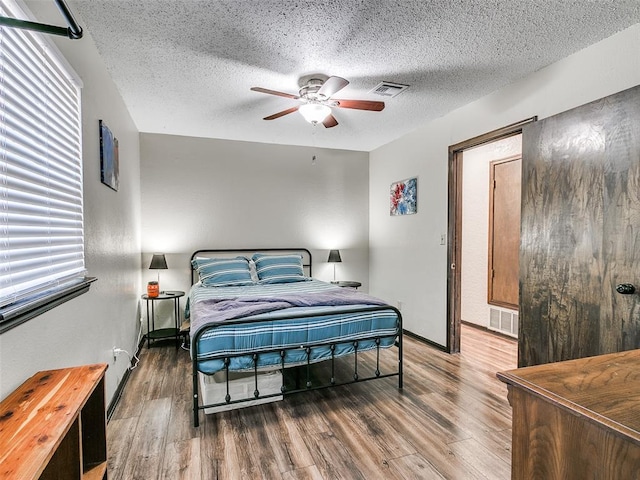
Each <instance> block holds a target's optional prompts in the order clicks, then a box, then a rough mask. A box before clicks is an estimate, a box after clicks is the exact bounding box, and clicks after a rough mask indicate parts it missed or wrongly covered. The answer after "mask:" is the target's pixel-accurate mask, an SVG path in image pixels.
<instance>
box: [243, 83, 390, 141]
mask: <svg viewBox="0 0 640 480" xmlns="http://www.w3.org/2000/svg"><path fill="white" fill-rule="evenodd" d="M318 76H320V75H318ZM347 85H349V82H348V81H347V80H345V79H344V78H341V77H335V76H334V77H329V78H327V79H326V80H324V79H322V78H315V77H314V78H310V79H309V80H307V81H306V83H305V84H304V85H303V86H302V87H301V88H300V91H299V92H298V95H293V94H290V93H284V92H277V91H275V90H269V89H266V88H261V87H251V90H253V91H254V92H260V93H268V94H269V95H278V96H279V97H285V98H291V99H293V100H299V101H300V102H302V105H297V106H295V107H291V108H288V109H286V110H283V111H281V112H278V113H274V114H273V115H269V116H268V117H264V120H275V119H276V118H280V117H283V116H285V115H288V114H290V113H293V112H295V111H299V112H300V114H301V115H302V116H303V117H304V118H305V120H306V121H307V122H309V123H311V124H313V125H317V124H318V123H322V124H323V125H324V126H325V127H326V128H331V127H335V126H336V125H338V121H337V120H336V118H335V117H334V116H333V113H332V111H331V109H332V108H333V107H337V108H351V109H355V110H370V111H373V112H379V111H381V110H382V109H383V108H384V102H377V101H371V100H338V99H335V98H331V97H332V96H333V95H334V94H336V93H337V92H339V91H340V90H342V89H343V88H344V87H346V86H347Z"/></svg>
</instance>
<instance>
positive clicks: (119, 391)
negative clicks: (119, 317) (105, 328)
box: [107, 335, 145, 423]
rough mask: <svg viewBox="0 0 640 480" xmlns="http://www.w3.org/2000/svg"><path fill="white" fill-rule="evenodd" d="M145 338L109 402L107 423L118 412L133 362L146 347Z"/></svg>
mask: <svg viewBox="0 0 640 480" xmlns="http://www.w3.org/2000/svg"><path fill="white" fill-rule="evenodd" d="M144 338H145V337H144V335H142V338H141V339H140V343H138V347H137V350H136V353H135V355H134V358H132V359H131V363H130V364H129V368H127V370H126V371H125V372H124V375H123V377H122V380H120V383H119V384H118V388H116V392H115V393H114V394H113V397H112V398H111V402H109V406H108V407H107V423H108V422H109V421H110V420H111V417H112V416H113V413H114V412H115V411H116V407H117V406H118V403H119V402H120V398H121V397H122V392H123V391H124V387H125V386H126V385H127V381H128V380H129V377H130V376H131V367H133V362H134V361H135V357H138V358H139V355H140V350H142V346H143V345H144Z"/></svg>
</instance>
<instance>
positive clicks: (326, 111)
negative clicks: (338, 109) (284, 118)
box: [298, 103, 331, 124]
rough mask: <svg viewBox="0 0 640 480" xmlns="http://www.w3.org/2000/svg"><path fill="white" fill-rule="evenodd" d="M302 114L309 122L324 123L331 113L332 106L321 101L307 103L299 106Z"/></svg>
mask: <svg viewBox="0 0 640 480" xmlns="http://www.w3.org/2000/svg"><path fill="white" fill-rule="evenodd" d="M298 111H299V112H300V114H301V115H302V116H303V117H304V119H305V120H306V121H307V122H309V123H313V124H316V123H322V122H323V121H324V119H325V118H327V117H328V116H329V115H331V108H330V107H328V106H327V105H323V104H321V103H305V104H304V105H301V106H300V108H298Z"/></svg>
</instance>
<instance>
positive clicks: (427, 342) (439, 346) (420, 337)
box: [402, 329, 447, 353]
mask: <svg viewBox="0 0 640 480" xmlns="http://www.w3.org/2000/svg"><path fill="white" fill-rule="evenodd" d="M402 333H403V334H404V335H406V336H408V337H411V338H415V339H416V340H419V341H420V342H422V343H426V344H427V345H429V346H430V347H433V348H436V349H438V350H440V351H441V352H445V353H446V352H447V348H446V347H443V346H442V345H440V344H439V343H436V342H434V341H432V340H429V339H428V338H424V337H422V336H420V335H418V334H417V333H413V332H410V331H409V330H405V329H402Z"/></svg>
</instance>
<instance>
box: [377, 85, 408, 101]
mask: <svg viewBox="0 0 640 480" xmlns="http://www.w3.org/2000/svg"><path fill="white" fill-rule="evenodd" d="M407 88H409V85H403V84H402V83H393V82H380V83H379V84H378V85H376V86H375V87H374V88H373V90H371V91H370V92H369V93H372V94H374V95H380V96H381V97H389V98H393V97H395V96H396V95H400V94H401V93H402V92H404V91H405V90H406V89H407Z"/></svg>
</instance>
